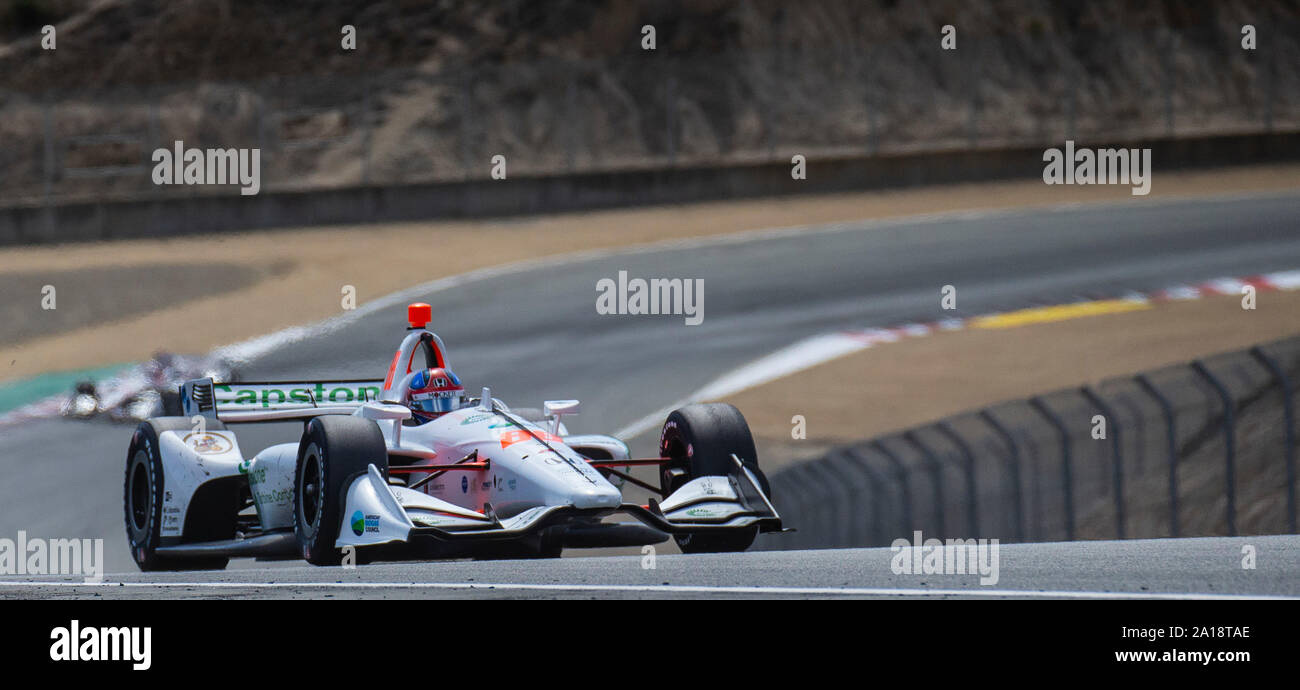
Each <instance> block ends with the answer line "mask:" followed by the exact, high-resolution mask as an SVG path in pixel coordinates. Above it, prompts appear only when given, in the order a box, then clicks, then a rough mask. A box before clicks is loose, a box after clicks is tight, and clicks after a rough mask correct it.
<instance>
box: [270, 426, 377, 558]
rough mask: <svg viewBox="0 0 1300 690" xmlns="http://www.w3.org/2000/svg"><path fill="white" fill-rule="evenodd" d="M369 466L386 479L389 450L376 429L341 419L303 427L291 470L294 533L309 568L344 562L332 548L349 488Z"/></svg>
mask: <svg viewBox="0 0 1300 690" xmlns="http://www.w3.org/2000/svg"><path fill="white" fill-rule="evenodd" d="M372 464H373V465H374V466H375V467H376V468H377V469H378V470H379V472H380V473H381V474H383V475H385V476H387V475H388V449H387V447H386V446H385V445H384V435H383V433H381V432H380V431H379V425H378V424H375V423H374V422H373V421H371V420H369V419H362V418H360V417H343V416H322V417H316V418H315V419H313V420H311V422H309V423H308V424H307V428H306V429H305V430H304V431H303V434H302V441H300V442H299V444H298V464H297V467H296V469H295V470H294V492H293V493H294V496H293V513H294V526H293V532H294V536H295V537H296V538H297V540H298V551H299V553H301V554H302V557H303V558H304V559H306V560H307V562H308V563H311V564H313V565H338V564H339V563H340V562H341V561H342V560H343V552H342V550H340V549H339V548H337V547H336V546H335V545H334V543H335V542H336V541H337V540H338V537H339V527H340V525H342V524H343V510H344V503H345V502H346V501H347V491H348V487H349V486H351V484H352V480H353V479H355V478H356V477H358V476H360V475H362V474H365V473H366V468H367V466H369V465H372ZM358 551H360V549H359V550H358ZM358 560H361V559H360V557H358Z"/></svg>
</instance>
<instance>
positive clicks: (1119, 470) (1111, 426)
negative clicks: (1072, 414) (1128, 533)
mask: <svg viewBox="0 0 1300 690" xmlns="http://www.w3.org/2000/svg"><path fill="white" fill-rule="evenodd" d="M1079 391H1080V392H1081V393H1083V397H1085V398H1087V399H1088V402H1090V403H1092V404H1093V406H1094V407H1096V408H1097V409H1098V410H1101V413H1102V415H1103V416H1105V417H1106V425H1107V428H1106V434H1107V436H1109V438H1110V446H1111V453H1113V454H1114V456H1115V462H1114V464H1113V465H1112V467H1113V469H1112V475H1111V476H1112V480H1113V481H1114V483H1115V535H1116V538H1118V539H1123V538H1124V534H1125V530H1124V458H1123V455H1122V452H1121V449H1120V443H1119V431H1120V429H1119V416H1118V415H1116V414H1115V410H1114V409H1112V408H1111V406H1110V405H1109V404H1108V403H1107V402H1106V401H1105V400H1102V399H1101V396H1100V395H1097V392H1096V391H1094V390H1093V389H1092V388H1090V387H1088V386H1084V387H1082V388H1080V389H1079Z"/></svg>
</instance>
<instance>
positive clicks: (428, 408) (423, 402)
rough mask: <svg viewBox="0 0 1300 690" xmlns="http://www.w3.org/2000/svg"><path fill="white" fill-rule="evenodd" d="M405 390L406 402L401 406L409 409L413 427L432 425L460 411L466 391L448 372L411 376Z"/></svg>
mask: <svg viewBox="0 0 1300 690" xmlns="http://www.w3.org/2000/svg"><path fill="white" fill-rule="evenodd" d="M405 388H406V399H405V400H403V401H402V402H403V403H404V404H405V405H406V406H407V407H409V408H411V416H412V421H413V422H415V423H416V424H425V423H427V422H432V421H433V420H435V419H437V418H438V417H441V416H442V415H444V414H447V413H448V412H451V411H452V410H458V409H460V406H461V405H462V404H463V403H464V402H465V387H464V386H462V385H461V383H460V377H459V376H456V375H455V374H454V373H452V371H451V370H450V369H424V370H421V371H416V372H412V373H411V374H410V375H409V377H408V380H407V385H406V386H405Z"/></svg>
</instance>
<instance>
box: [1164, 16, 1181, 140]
mask: <svg viewBox="0 0 1300 690" xmlns="http://www.w3.org/2000/svg"><path fill="white" fill-rule="evenodd" d="M1161 33H1162V34H1164V39H1165V40H1164V41H1163V42H1164V44H1165V45H1164V56H1163V57H1164V59H1163V60H1162V62H1164V72H1165V88H1164V91H1165V94H1164V95H1165V136H1167V137H1172V136H1173V135H1174V50H1175V48H1176V47H1177V45H1178V34H1176V33H1174V32H1173V31H1171V30H1170V29H1167V28H1166V29H1164V30H1163V31H1161Z"/></svg>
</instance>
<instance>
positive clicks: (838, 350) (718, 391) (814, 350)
mask: <svg viewBox="0 0 1300 690" xmlns="http://www.w3.org/2000/svg"><path fill="white" fill-rule="evenodd" d="M868 347H871V341H870V340H868V339H865V338H862V337H858V336H856V335H854V334H851V333H827V334H824V335H817V336H813V337H811V338H807V339H805V340H801V341H799V342H797V343H794V344H793V345H788V346H786V347H783V348H781V349H780V350H777V351H776V352H773V353H772V354H770V355H766V356H764V357H760V358H758V359H756V360H754V361H752V362H750V363H748V364H745V365H743V366H741V367H739V368H737V369H733V370H731V371H730V372H728V373H726V374H723V375H722V376H720V377H718V378H716V379H714V380H713V381H712V382H710V383H709V384H707V385H706V386H704V387H703V388H701V389H699V390H697V391H695V393H693V394H692V395H691V396H690V397H689V398H686V399H683V400H679V401H677V402H675V403H673V404H672V405H669V406H667V407H665V408H662V409H659V410H655V411H654V412H651V413H650V414H648V415H646V416H644V417H641V418H640V419H638V420H636V421H634V422H632V423H631V424H628V425H627V426H625V427H623V428H622V429H619V430H618V431H615V432H614V433H613V436H615V437H617V438H622V439H629V438H634V437H636V436H639V435H640V434H641V433H643V432H645V431H648V430H649V429H652V428H654V427H656V426H658V425H660V424H662V423H663V421H664V418H665V417H667V416H668V413H670V412H672V411H673V410H675V409H677V408H679V407H681V406H683V405H689V404H691V403H693V402H698V401H700V400H716V399H718V398H723V397H726V396H728V395H732V394H734V393H738V392H740V391H742V390H745V389H747V388H752V387H754V386H757V385H759V384H763V383H767V382H769V381H773V380H775V379H778V378H781V377H782V376H787V375H789V374H794V373H797V372H800V371H803V370H804V369H808V368H811V367H814V366H817V365H818V364H821V363H822V362H829V361H831V360H833V359H839V358H840V357H843V356H845V355H848V354H852V353H854V352H858V351H859V350H865V349H867V348H868Z"/></svg>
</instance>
